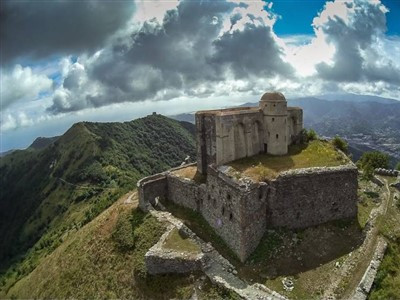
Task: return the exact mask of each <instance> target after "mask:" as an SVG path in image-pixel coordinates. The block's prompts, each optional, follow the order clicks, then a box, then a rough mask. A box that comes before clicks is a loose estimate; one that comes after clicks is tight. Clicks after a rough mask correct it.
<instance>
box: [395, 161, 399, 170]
mask: <svg viewBox="0 0 400 300" xmlns="http://www.w3.org/2000/svg"><path fill="white" fill-rule="evenodd" d="M396 170H398V171H400V161H399V162H398V163H397V165H396Z"/></svg>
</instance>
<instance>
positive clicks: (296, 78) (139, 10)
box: [1, 0, 400, 132]
mask: <svg viewBox="0 0 400 300" xmlns="http://www.w3.org/2000/svg"><path fill="white" fill-rule="evenodd" d="M271 6H272V2H268V3H266V2H263V1H261V0H260V1H244V2H243V1H239V0H231V1H228V0H227V1H203V2H200V1H190V0H183V1H175V0H174V1H161V0H160V1H157V2H155V1H145V0H143V1H139V2H138V3H137V6H136V14H135V15H134V18H133V19H131V20H130V21H129V23H128V24H127V25H126V26H124V27H121V28H120V29H119V31H118V32H117V33H116V34H115V35H114V36H113V37H112V38H111V39H110V40H109V41H111V42H110V43H109V44H108V46H106V47H104V48H103V49H101V50H99V51H97V52H96V53H94V54H91V55H90V54H81V55H80V56H79V57H78V58H77V59H76V57H74V58H73V59H72V57H64V58H62V59H60V61H59V64H58V65H57V72H58V73H59V74H60V76H61V79H59V82H60V84H61V85H59V86H57V88H55V90H54V91H53V92H52V93H51V94H50V95H49V96H48V97H46V98H45V99H41V100H40V101H28V100H33V99H36V98H37V97H38V95H39V94H40V93H43V92H46V91H47V92H48V91H51V84H52V82H51V80H50V79H49V78H48V76H50V74H52V73H54V71H55V64H54V63H52V64H49V66H46V67H43V68H42V69H43V72H41V73H38V72H40V68H36V67H32V69H31V68H29V67H21V66H19V65H18V66H16V67H15V68H14V69H13V70H12V72H10V73H9V74H6V77H5V79H2V83H3V82H6V81H7V83H6V84H3V86H5V87H6V88H5V89H4V90H5V92H4V93H8V94H7V95H8V96H7V97H8V99H14V100H9V101H8V102H9V103H11V102H13V103H14V102H15V103H16V104H15V105H13V106H12V107H11V106H9V109H8V111H6V112H5V113H4V115H3V119H2V120H1V122H2V123H1V129H2V130H3V131H7V132H11V130H12V129H16V128H17V130H18V128H20V127H21V128H22V127H23V126H27V127H29V126H32V124H33V126H42V124H46V123H48V124H55V123H56V122H58V121H60V122H61V119H63V120H69V121H68V122H72V121H78V120H97V121H99V120H107V121H111V120H129V119H132V118H134V117H137V116H140V115H143V114H145V113H146V112H148V111H151V110H155V111H161V112H163V113H166V112H167V111H168V110H170V111H174V110H175V111H178V110H179V111H180V112H184V111H188V110H195V109H196V108H199V109H203V108H213V107H218V106H224V105H226V106H230V105H235V104H237V103H239V102H247V101H255V100H257V98H258V97H259V96H260V95H261V94H262V93H263V92H265V91H266V90H280V91H282V92H283V93H285V95H286V96H287V97H297V96H310V95H318V94H322V93H329V92H352V93H360V94H375V95H380V96H384V97H391V98H396V99H400V88H399V86H400V84H398V82H397V81H396V80H400V79H399V78H400V60H398V59H396V58H397V57H398V53H399V52H400V38H399V37H388V36H386V35H385V18H386V17H385V13H386V12H387V10H386V8H385V7H384V6H383V5H382V4H381V3H380V1H360V0H354V1H350V0H348V1H342V0H336V1H333V2H327V3H326V6H325V7H324V9H323V10H322V11H321V12H320V14H319V15H318V16H316V17H315V18H314V21H313V28H314V34H313V35H307V36H285V37H279V36H276V34H275V33H274V31H273V27H274V24H275V22H276V19H277V18H278V17H279V16H277V15H275V14H273V13H272V12H271V11H270V9H271ZM171 9H172V11H171ZM14 73H15V74H14ZM18 74H19V75H18ZM39 74H40V75H39ZM343 74H344V75H343ZM3 78H4V76H3ZM396 82H397V83H396ZM399 82H400V81H399ZM10 95H11V96H10ZM2 97H3V89H2ZM18 99H19V100H21V99H25V100H26V101H17V100H18ZM215 99H218V100H215ZM240 99H241V101H240ZM203 104H204V105H203ZM175 106H176V107H175ZM71 112H73V113H71ZM65 122H66V121H65ZM68 122H66V124H67V123H68ZM68 124H69V123H68ZM25 128H26V127H25Z"/></svg>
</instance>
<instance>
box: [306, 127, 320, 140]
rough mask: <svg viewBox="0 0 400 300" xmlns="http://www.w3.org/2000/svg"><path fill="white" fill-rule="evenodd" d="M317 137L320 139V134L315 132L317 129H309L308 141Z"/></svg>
mask: <svg viewBox="0 0 400 300" xmlns="http://www.w3.org/2000/svg"><path fill="white" fill-rule="evenodd" d="M316 139H318V135H317V133H316V132H315V130H314V129H310V130H308V132H307V141H314V140H316Z"/></svg>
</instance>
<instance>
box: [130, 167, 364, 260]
mask: <svg viewBox="0 0 400 300" xmlns="http://www.w3.org/2000/svg"><path fill="white" fill-rule="evenodd" d="M226 168H227V167H226V166H220V167H216V166H214V165H210V166H208V170H207V181H206V183H205V184H204V183H203V184H199V183H197V182H195V181H193V180H190V179H184V178H180V177H177V176H176V175H174V174H173V173H172V172H166V173H162V174H157V175H154V176H150V177H147V178H145V179H143V180H141V181H140V182H139V183H138V189H139V204H140V207H141V208H142V209H145V210H146V201H147V202H150V203H152V201H154V199H155V198H156V197H161V198H166V199H168V201H171V202H173V203H175V204H178V205H181V206H184V207H187V208H190V209H192V210H194V211H198V212H199V213H201V214H202V215H203V217H204V218H205V220H206V221H207V222H208V223H209V224H210V225H211V226H212V227H213V228H214V230H215V231H216V233H217V234H218V235H219V236H220V237H221V238H222V239H223V240H224V241H225V242H226V244H227V245H228V246H229V247H230V248H231V249H232V251H233V252H234V253H235V254H236V255H237V256H238V258H239V259H240V260H242V261H245V260H246V259H247V257H248V256H249V255H250V254H251V253H252V252H253V251H254V250H255V248H256V247H257V245H258V244H259V241H260V240H261V238H262V236H263V235H264V233H265V230H266V229H267V228H273V227H286V228H302V227H308V226H313V225H318V224H321V223H325V222H328V221H332V220H337V219H343V218H351V217H355V216H356V215H357V185H358V182H357V174H358V173H357V168H356V167H355V166H354V165H353V164H349V165H346V166H340V167H329V168H308V169H297V170H291V171H287V172H283V173H281V174H280V175H279V176H278V178H276V179H275V180H271V181H270V182H266V183H265V182H261V183H255V182H252V181H251V180H243V179H235V178H233V177H231V176H229V175H228V173H229V172H226Z"/></svg>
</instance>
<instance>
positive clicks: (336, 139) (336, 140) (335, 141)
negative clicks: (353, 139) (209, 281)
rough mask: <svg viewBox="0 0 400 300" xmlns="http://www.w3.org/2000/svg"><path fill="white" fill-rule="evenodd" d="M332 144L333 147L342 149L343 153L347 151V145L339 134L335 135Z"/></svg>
mask: <svg viewBox="0 0 400 300" xmlns="http://www.w3.org/2000/svg"><path fill="white" fill-rule="evenodd" d="M332 144H333V146H334V147H335V148H337V149H339V150H341V151H343V152H344V153H348V151H349V145H348V144H347V142H346V141H345V140H344V139H342V138H340V137H339V136H335V137H334V138H333V140H332Z"/></svg>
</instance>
